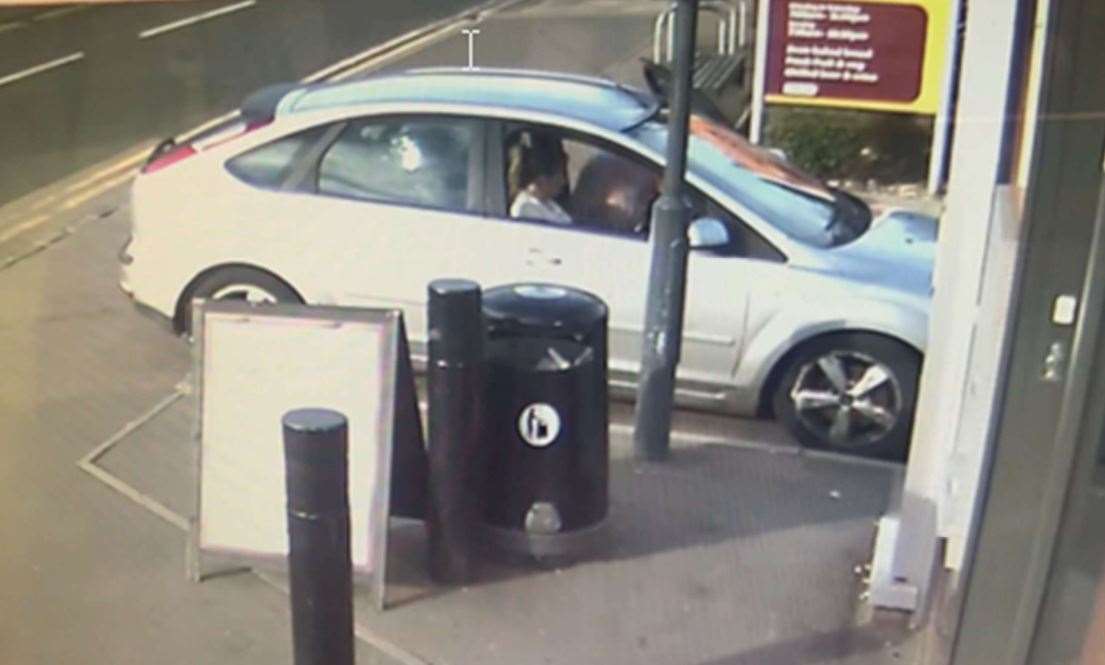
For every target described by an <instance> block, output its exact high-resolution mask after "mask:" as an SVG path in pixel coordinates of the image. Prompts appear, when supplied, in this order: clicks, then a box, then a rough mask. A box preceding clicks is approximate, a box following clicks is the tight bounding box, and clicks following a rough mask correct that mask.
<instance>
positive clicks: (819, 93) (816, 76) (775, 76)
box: [765, 0, 946, 112]
mask: <svg viewBox="0 0 1105 665" xmlns="http://www.w3.org/2000/svg"><path fill="white" fill-rule="evenodd" d="M934 4H938V3H934V2H933V1H932V0H917V2H916V3H910V2H903V0H881V1H880V0H872V1H869V2H848V1H847V0H772V2H770V3H769V7H770V10H769V11H770V16H769V22H768V26H769V27H768V43H767V53H766V72H765V75H766V77H765V83H766V90H765V92H766V94H767V96H768V101H775V102H789V103H797V104H801V103H812V104H821V105H832V106H855V107H859V108H884V109H886V110H912V111H915V112H933V111H934V110H935V108H934V107H935V104H933V103H931V101H932V100H931V99H930V98H931V97H932V95H931V94H927V93H928V91H927V90H926V87H931V82H926V80H925V78H926V74H929V75H930V76H931V74H932V73H934V69H935V68H933V67H931V66H929V65H930V63H931V61H932V60H933V58H934V57H935V56H936V55H942V51H943V46H942V44H941V45H939V48H932V46H933V45H930V43H929V42H930V41H931V37H933V36H936V35H941V36H942V33H944V32H945V30H944V29H943V26H939V28H937V26H934V25H932V24H931V22H932V19H933V17H932V16H930V12H931V10H932V9H933V7H932V6H931V5H934ZM945 4H946V3H945ZM934 29H935V31H934ZM933 51H935V53H934V52H933ZM926 84H928V85H926ZM923 93H926V94H923ZM930 107H932V108H930Z"/></svg>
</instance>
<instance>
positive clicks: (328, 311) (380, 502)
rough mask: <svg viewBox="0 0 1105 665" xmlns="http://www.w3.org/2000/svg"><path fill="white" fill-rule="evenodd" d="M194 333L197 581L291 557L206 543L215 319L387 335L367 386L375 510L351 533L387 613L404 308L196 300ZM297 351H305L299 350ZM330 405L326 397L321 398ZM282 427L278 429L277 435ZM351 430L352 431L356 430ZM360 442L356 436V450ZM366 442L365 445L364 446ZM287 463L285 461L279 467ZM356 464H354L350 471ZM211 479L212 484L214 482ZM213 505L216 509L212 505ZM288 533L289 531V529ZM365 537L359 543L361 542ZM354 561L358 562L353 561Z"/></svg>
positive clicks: (362, 570) (191, 549)
mask: <svg viewBox="0 0 1105 665" xmlns="http://www.w3.org/2000/svg"><path fill="white" fill-rule="evenodd" d="M193 306H194V317H193V321H195V333H194V338H195V341H194V344H193V362H194V367H195V370H194V378H193V380H194V381H195V394H196V412H195V430H194V432H193V434H194V448H193V450H194V453H195V459H194V469H195V472H196V505H195V515H196V517H195V518H194V519H193V520H192V529H191V533H190V537H189V542H188V576H189V578H191V579H192V580H193V581H197V582H199V581H203V580H205V579H209V578H212V577H217V576H220V575H224V574H230V573H235V572H240V571H244V570H249V569H253V568H257V569H259V570H270V571H274V570H275V571H278V572H279V571H283V570H284V566H285V563H286V560H287V554H286V553H283V554H281V553H277V552H269V551H258V550H250V549H248V548H227V547H221V546H220V547H210V546H207V545H205V543H204V542H203V524H204V512H203V510H204V506H203V487H204V466H203V461H204V458H203V455H204V452H203V450H204V443H203V434H204V432H203V425H204V414H205V401H206V399H207V398H208V395H207V388H208V386H206V385H205V379H206V378H207V377H206V376H205V370H206V365H205V355H206V353H205V352H206V349H205V345H206V343H207V341H208V340H207V337H208V333H209V332H210V325H211V324H212V323H213V322H214V321H216V320H218V319H213V318H211V317H213V316H218V317H219V318H220V319H221V320H222V322H224V323H234V324H238V325H242V324H246V325H248V323H250V322H251V321H263V322H265V323H266V324H268V325H273V324H281V323H286V324H289V325H295V326H297V328H298V329H300V330H302V326H304V325H305V324H306V325H314V326H316V329H317V330H318V331H319V334H320V335H322V336H325V334H326V331H328V330H329V331H337V330H341V329H343V328H345V327H346V326H347V325H350V324H352V325H357V326H364V327H366V329H373V330H374V331H375V332H377V333H380V332H382V344H381V347H380V349H379V355H378V357H379V359H380V361H381V363H380V364H381V367H380V368H379V371H377V372H375V374H374V375H373V374H372V373H371V372H369V373H368V375H366V376H365V377H364V380H365V381H369V382H374V383H375V389H376V390H377V391H378V397H379V404H378V413H377V415H376V418H375V420H376V421H377V422H376V423H375V427H374V430H373V431H374V432H375V436H374V437H373V438H374V441H375V442H376V450H375V456H374V458H373V459H374V461H375V468H374V470H373V478H372V482H373V488H372V494H371V500H370V505H369V507H368V524H367V530H368V534H364V533H362V534H359V535H358V534H356V533H351V541H352V543H351V544H352V547H354V548H356V547H364V546H367V547H368V548H369V550H368V552H369V554H368V562H367V564H366V565H360V566H358V565H356V563H355V564H354V569H353V574H354V580H355V581H357V582H358V583H363V584H367V586H368V587H369V591H370V594H371V595H372V597H373V598H374V600H375V604H376V606H377V608H378V609H383V608H384V604H385V581H386V578H387V548H388V542H387V537H388V527H389V521H390V513H391V506H390V497H391V480H392V466H393V457H394V451H393V448H394V446H395V437H394V434H395V432H394V429H395V412H396V388H397V380H396V377H397V373H398V368H399V349H400V346H401V344H400V337H401V321H402V318H401V313H400V312H399V311H398V310H386V309H362V308H348V307H329V306H326V307H320V306H306V305H290V304H277V305H265V306H263V307H256V306H254V305H251V304H249V303H246V302H240V301H198V300H197V301H196V302H195V303H194V305H193ZM295 351H296V352H297V353H303V352H306V350H305V349H301V348H297V349H296V350H295ZM319 369H320V373H321V374H323V375H324V374H325V367H320V368H319ZM323 402H325V400H323ZM298 406H300V407H307V406H322V407H326V406H331V405H328V404H326V403H316V404H300V405H298ZM346 416H347V417H349V418H350V422H351V425H353V423H355V420H356V415H355V414H346ZM277 429H278V428H277V427H276V426H275V425H274V430H277ZM351 430H352V427H351ZM354 445H356V444H355V443H354V441H353V440H352V439H351V441H350V450H351V454H352V450H353V446H354ZM362 445H363V443H362ZM270 450H271V451H272V452H271V453H270V454H273V455H280V456H281V460H282V459H283V457H282V456H283V447H282V441H281V440H280V439H279V437H277V438H276V439H275V440H274V441H273V442H272V447H271V449H270ZM281 465H282V462H281ZM352 472H353V467H352V466H351V467H350V473H352ZM209 480H210V479H209ZM354 482H364V479H361V478H356V479H351V482H350V488H351V489H352V487H353V486H354ZM208 508H210V507H208ZM361 509H363V507H359V506H352V505H351V506H350V514H351V516H352V515H353V513H354V511H357V510H361ZM279 510H280V511H281V512H282V513H283V511H284V510H285V506H284V505H283V504H281V505H280V506H279ZM285 528H286V527H285ZM358 538H359V540H358ZM354 561H355V562H356V557H354Z"/></svg>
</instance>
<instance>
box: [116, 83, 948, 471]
mask: <svg viewBox="0 0 1105 665" xmlns="http://www.w3.org/2000/svg"><path fill="white" fill-rule="evenodd" d="M666 138H667V130H666V114H665V109H664V106H663V104H662V103H661V100H659V99H658V98H657V97H656V96H655V95H653V94H651V93H649V92H645V91H642V90H638V89H634V88H629V87H625V86H622V85H619V84H617V83H614V82H611V81H607V80H601V79H593V78H586V77H580V76H573V75H563V74H553V73H544V72H526V71H512V70H483V69H477V70H459V69H458V70H451V69H448V70H446V69H434V70H418V71H410V72H404V73H401V74H394V75H387V76H379V77H376V78H369V79H365V80H360V81H354V82H347V83H338V84H324V85H317V84H313V85H287V86H276V87H272V88H267V89H265V90H263V91H261V92H259V93H257V94H255V95H253V96H251V97H250V98H249V99H247V100H246V102H245V103H244V104H243V107H242V110H241V117H240V118H239V119H237V120H236V121H233V122H230V123H228V124H226V125H224V126H220V127H217V128H215V129H213V130H211V131H210V132H207V133H205V134H203V135H201V136H198V137H194V138H192V139H191V140H188V141H185V142H182V143H176V142H173V141H168V142H166V143H165V144H163V145H162V146H160V147H159V149H158V150H157V151H155V154H154V155H152V156H151V159H150V161H149V162H148V163H147V165H146V166H145V168H144V169H143V173H141V174H140V175H139V176H138V177H137V178H136V180H135V182H134V186H133V232H132V240H131V241H130V243H129V245H128V246H127V247H126V248H125V250H124V252H123V255H122V256H123V259H124V260H123V263H124V265H123V276H122V281H121V284H122V286H123V288H124V290H125V291H126V292H127V293H129V294H130V295H131V296H132V297H133V298H134V299H135V301H136V302H137V303H139V304H140V305H142V306H144V307H146V308H149V309H153V310H155V311H157V312H160V313H162V314H164V315H165V316H167V317H169V318H171V320H172V321H173V323H174V325H175V327H176V329H177V330H178V331H186V330H187V329H188V328H189V325H190V324H189V316H190V311H189V307H188V304H189V303H190V302H191V301H192V299H193V298H196V297H201V298H245V299H249V300H253V301H257V302H264V301H293V302H295V301H299V302H309V303H319V304H343V305H353V306H374V307H393V308H401V309H402V310H403V312H404V314H405V317H406V320H407V326H408V330H409V332H410V335H411V338H412V348H413V350H414V352H415V353H416V354H422V353H424V349H425V338H426V332H425V300H426V285H427V283H428V282H429V281H430V280H432V279H434V278H438V277H445V276H449V277H467V278H470V279H474V280H476V281H478V282H480V283H481V284H483V285H484V286H493V285H497V284H504V283H510V282H518V281H536V282H551V283H559V284H566V285H571V286H574V287H578V288H582V289H585V290H587V291H590V292H592V293H594V294H596V295H598V296H599V297H601V298H603V299H604V300H606V301H607V303H609V305H610V310H611V319H610V370H611V377H612V385H613V387H614V389H615V390H619V391H627V392H631V391H632V389H633V387H634V380H635V376H636V372H637V369H638V364H639V358H640V353H641V338H642V328H643V325H642V324H643V320H644V312H645V285H646V283H647V273H648V267H649V259H650V251H649V247H648V220H649V208H650V204H651V202H652V201H653V200H654V199H655V197H656V195H657V192H658V183H659V180H660V173H661V171H662V165H663V155H664V147H665V143H666ZM537 144H541V145H545V146H546V147H547V146H550V145H551V146H554V150H555V151H556V152H557V154H559V155H561V156H562V157H563V158H564V159H563V161H562V162H560V166H559V167H557V168H560V169H562V172H561V173H560V174H559V175H560V179H559V182H560V183H561V185H560V186H561V189H560V190H559V191H557V192H556V193H555V196H554V197H553V198H552V199H551V201H553V202H550V203H548V204H547V206H549V207H555V208H556V209H558V210H560V211H561V213H562V215H561V217H559V218H558V220H557V221H548V220H543V219H539V218H535V217H533V216H526V215H523V216H521V217H519V216H517V215H511V210H512V208H513V209H515V211H516V212H517V210H519V209H522V208H520V207H519V206H515V205H512V202H513V201H514V200H515V199H516V197H517V196H518V192H519V191H520V183H519V182H518V180H517V177H516V174H517V173H518V172H519V168H520V163H519V160H520V159H522V157H519V155H522V156H524V155H526V154H530V153H527V150H530V148H531V147H532V146H534V145H537ZM546 152H547V150H546ZM532 154H536V153H532ZM521 170H522V171H524V170H525V169H521ZM687 182H688V184H689V187H690V191H689V192H688V201H689V203H690V204H691V206H692V207H693V209H694V215H695V220H694V221H693V223H692V224H691V226H690V229H689V234H690V238H691V242H692V246H693V251H692V252H691V257H690V261H689V278H688V291H687V310H686V316H685V340H684V346H683V353H682V359H681V364H680V367H679V371H678V394H677V399H678V400H679V401H680V402H681V403H682V404H685V405H690V406H695V407H702V408H708V409H715V410H724V411H727V412H731V413H736V414H746V415H747V414H761V415H764V414H771V413H773V414H774V415H775V416H777V417H778V418H779V419H781V420H782V422H783V423H785V424H786V426H787V427H788V428H789V429H790V430H791V431H792V432H793V433H794V434H795V436H796V437H797V438H798V439H799V440H800V441H801V442H802V443H803V444H805V445H809V446H817V447H824V448H832V449H837V450H845V451H852V452H857V453H860V454H865V455H871V456H877V457H883V458H889V459H901V458H902V457H903V456H904V455H905V452H906V447H907V445H908V440H909V433H910V429H911V425H912V416H913V409H914V402H915V400H916V392H917V382H918V374H919V372H920V367H921V359H922V354H923V352H924V349H925V343H926V334H927V328H928V316H929V307H930V302H931V286H930V284H931V273H932V262H933V252H934V246H935V239H936V224H935V220H934V219H932V218H930V217H925V216H921V215H918V214H914V213H910V212H906V211H901V210H885V211H872V209H871V208H870V207H869V206H868V205H867V204H865V203H864V202H863V201H861V200H859V199H857V198H855V197H854V196H852V195H850V194H847V193H845V192H843V191H840V190H837V189H832V188H830V187H827V186H826V185H824V184H823V183H821V182H819V181H818V180H816V179H814V178H811V177H809V176H807V175H806V174H804V173H802V172H801V171H800V170H798V169H797V168H795V167H793V166H792V165H790V164H788V163H787V162H786V161H785V160H783V159H781V158H780V157H778V156H776V155H774V154H772V153H770V152H769V151H766V150H763V149H760V148H758V147H756V146H753V145H750V144H749V143H748V141H747V140H745V139H744V138H743V137H741V136H740V135H739V134H737V133H735V132H733V131H731V130H730V129H729V128H727V127H725V126H724V125H722V124H719V123H716V122H714V121H712V120H709V119H707V118H705V117H699V116H694V117H692V120H691V127H690V139H689V147H688V170H687ZM561 213H558V215H560V214H561Z"/></svg>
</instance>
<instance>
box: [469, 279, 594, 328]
mask: <svg viewBox="0 0 1105 665" xmlns="http://www.w3.org/2000/svg"><path fill="white" fill-rule="evenodd" d="M483 311H484V314H485V315H486V316H487V317H488V318H490V319H492V320H497V321H504V320H505V321H511V322H514V323H517V324H521V325H523V326H527V327H530V326H532V327H537V328H548V329H552V330H564V329H567V330H580V331H587V330H590V329H591V328H592V327H593V326H594V325H595V324H596V323H598V322H599V321H601V320H603V319H605V318H606V317H607V314H608V310H607V307H606V303H605V302H603V301H602V299H601V298H599V297H598V296H596V295H594V294H591V293H588V292H587V291H583V290H582V289H575V288H572V287H570V286H561V285H559V284H542V283H521V284H506V285H504V286H496V287H494V288H491V289H488V290H486V291H484V294H483Z"/></svg>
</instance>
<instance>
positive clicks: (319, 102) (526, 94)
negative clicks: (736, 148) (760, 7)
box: [243, 68, 660, 131]
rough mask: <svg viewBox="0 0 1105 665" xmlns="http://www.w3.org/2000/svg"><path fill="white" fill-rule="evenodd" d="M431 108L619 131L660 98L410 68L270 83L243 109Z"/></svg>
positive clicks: (515, 74) (570, 82)
mask: <svg viewBox="0 0 1105 665" xmlns="http://www.w3.org/2000/svg"><path fill="white" fill-rule="evenodd" d="M395 103H399V104H402V103H411V104H418V103H431V104H432V103H437V104H450V105H462V106H473V107H482V108H495V109H502V110H508V111H509V110H516V111H528V112H537V113H548V114H553V115H558V116H562V117H566V118H571V119H575V120H582V121H584V122H588V123H591V124H595V125H598V126H601V127H604V128H607V129H611V130H615V131H620V130H624V129H627V128H629V127H632V126H634V125H637V124H639V123H641V122H643V121H644V120H646V119H648V118H650V117H652V116H653V115H654V114H655V113H656V110H657V108H659V104H660V102H659V100H657V99H656V98H655V97H653V96H652V95H650V94H649V93H647V92H645V91H643V90H639V89H635V88H630V87H627V86H624V85H621V84H619V83H615V82H614V81H610V80H606V79H601V78H594V77H587V76H580V75H575V74H563V73H554V72H540V71H527V70H518V69H483V68H476V69H463V68H435V69H416V70H409V71H404V72H399V73H394V74H387V75H381V76H373V77H370V78H365V79H359V80H356V81H349V82H342V83H324V84H310V85H305V86H283V85H277V86H270V87H269V88H265V89H263V90H261V91H258V92H257V93H255V94H254V95H251V96H250V98H249V99H248V100H247V101H246V103H244V104H243V113H245V109H246V108H247V107H248V108H250V112H252V113H257V114H260V113H261V112H263V111H264V110H265V108H266V107H267V108H268V110H270V114H269V115H270V116H271V115H286V114H294V113H299V112H304V111H314V110H320V109H328V108H340V107H343V106H361V105H370V104H395Z"/></svg>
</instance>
